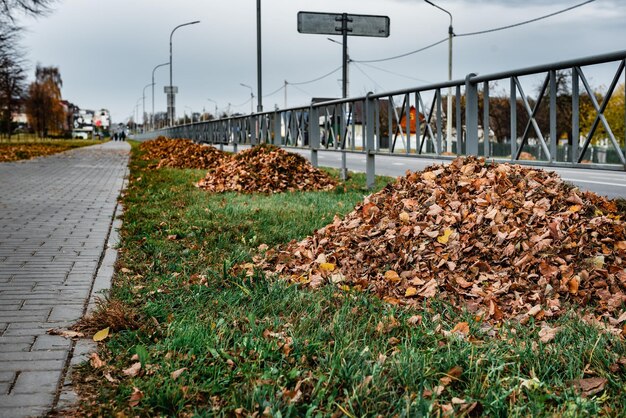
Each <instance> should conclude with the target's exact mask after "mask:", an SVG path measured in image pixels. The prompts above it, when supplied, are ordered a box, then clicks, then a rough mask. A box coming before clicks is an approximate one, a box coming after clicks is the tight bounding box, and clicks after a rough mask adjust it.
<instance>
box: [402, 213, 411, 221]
mask: <svg viewBox="0 0 626 418" xmlns="http://www.w3.org/2000/svg"><path fill="white" fill-rule="evenodd" d="M409 219H410V216H409V214H408V213H406V212H400V220H401V221H402V222H409Z"/></svg>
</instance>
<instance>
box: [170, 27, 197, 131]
mask: <svg viewBox="0 0 626 418" xmlns="http://www.w3.org/2000/svg"><path fill="white" fill-rule="evenodd" d="M196 23H200V21H199V20H194V21H193V22H187V23H183V24H182V25H178V26H176V27H175V28H174V29H172V32H171V33H170V85H169V86H168V87H166V89H165V92H166V93H167V113H168V116H169V120H170V126H173V125H174V118H175V116H176V103H175V97H176V96H175V95H176V93H177V92H178V90H177V89H175V88H174V86H172V36H173V35H174V32H175V31H176V29H178V28H182V27H183V26H189V25H195V24H196Z"/></svg>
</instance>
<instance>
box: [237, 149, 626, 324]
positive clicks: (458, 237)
mask: <svg viewBox="0 0 626 418" xmlns="http://www.w3.org/2000/svg"><path fill="white" fill-rule="evenodd" d="M261 251H262V255H261V256H258V257H257V258H255V263H256V264H254V265H253V264H248V265H246V266H244V268H247V269H249V270H251V269H252V268H257V269H259V268H260V269H262V270H263V271H265V272H268V273H278V274H281V275H283V276H287V277H288V278H290V280H292V281H294V282H299V283H305V284H308V285H309V286H311V287H317V286H320V285H322V284H324V283H332V284H335V285H337V286H339V287H341V288H343V289H346V290H348V289H351V290H361V291H370V292H373V293H375V294H377V295H379V296H380V297H382V298H384V299H386V300H388V301H389V302H391V303H398V304H409V305H411V304H414V305H419V304H421V303H423V301H424V300H426V299H428V298H431V297H438V298H440V299H443V300H446V301H448V302H450V303H451V304H452V305H453V306H456V307H459V308H461V307H465V308H467V309H469V310H470V311H472V312H476V314H477V315H479V316H481V317H483V318H489V319H491V320H496V321H498V320H501V319H503V318H517V319H519V320H520V321H522V322H524V321H528V320H529V319H530V318H531V317H533V318H535V319H536V320H541V319H542V318H545V317H550V316H557V315H559V314H561V313H562V312H563V302H566V301H570V302H574V303H577V304H579V305H581V306H591V307H593V309H595V311H596V312H597V313H598V314H600V315H604V316H606V317H608V319H609V321H611V322H612V325H617V324H620V323H621V322H623V321H624V320H626V314H624V313H623V304H624V302H626V295H625V292H626V271H625V269H624V268H625V267H626V265H625V264H624V258H625V257H626V234H625V223H624V221H622V220H621V219H620V217H619V215H618V213H617V208H616V205H615V203H614V202H612V201H609V200H606V199H604V198H602V197H600V196H598V195H596V194H593V193H581V192H580V191H579V190H578V189H576V188H573V187H571V186H568V185H567V184H565V183H564V182H563V181H562V180H561V179H560V178H559V177H558V176H557V175H556V174H554V173H551V172H546V171H542V170H536V169H532V168H527V167H522V166H518V165H510V164H500V165H488V164H486V163H485V161H484V160H482V159H477V158H474V157H469V158H466V159H462V158H458V159H456V160H454V161H453V162H452V163H451V164H450V165H447V166H432V167H429V168H427V169H426V170H424V171H423V172H419V173H418V172H414V173H411V172H409V173H407V175H406V176H405V177H403V178H399V179H398V180H397V181H396V182H395V183H394V184H390V185H388V186H387V187H386V188H385V189H383V190H382V191H380V192H378V193H376V194H373V195H371V196H369V197H367V198H366V199H365V200H364V201H363V202H362V203H361V204H359V205H357V206H356V208H355V210H354V211H353V212H351V213H349V214H348V215H347V216H346V217H345V218H344V219H339V218H338V217H336V218H335V220H334V222H333V223H331V224H329V225H327V226H325V227H324V228H321V229H319V230H318V231H316V232H315V233H314V234H313V235H312V236H309V237H307V238H305V239H303V240H302V241H300V242H291V243H290V244H288V245H287V246H286V247H285V248H282V249H269V250H268V249H267V248H265V246H264V247H263V248H261Z"/></svg>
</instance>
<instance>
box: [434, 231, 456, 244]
mask: <svg viewBox="0 0 626 418" xmlns="http://www.w3.org/2000/svg"><path fill="white" fill-rule="evenodd" d="M452 232H454V231H452V229H448V228H446V230H445V231H443V235H442V236H440V237H437V242H439V243H440V244H447V243H448V240H449V239H450V235H452Z"/></svg>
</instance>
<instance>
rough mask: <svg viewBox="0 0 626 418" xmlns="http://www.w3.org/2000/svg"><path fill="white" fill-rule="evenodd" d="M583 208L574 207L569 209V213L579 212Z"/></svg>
mask: <svg viewBox="0 0 626 418" xmlns="http://www.w3.org/2000/svg"><path fill="white" fill-rule="evenodd" d="M582 208H583V207H582V206H581V205H572V206H570V207H569V209H568V210H569V211H570V212H572V213H576V212H578V211H580V210H581V209H582Z"/></svg>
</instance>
